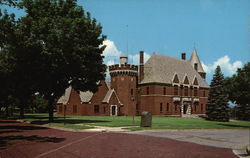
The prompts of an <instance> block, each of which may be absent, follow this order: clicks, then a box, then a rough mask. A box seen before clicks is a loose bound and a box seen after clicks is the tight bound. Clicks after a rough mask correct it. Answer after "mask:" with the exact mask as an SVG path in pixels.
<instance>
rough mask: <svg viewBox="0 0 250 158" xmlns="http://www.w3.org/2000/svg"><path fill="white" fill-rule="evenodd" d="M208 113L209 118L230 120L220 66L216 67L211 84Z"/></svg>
mask: <svg viewBox="0 0 250 158" xmlns="http://www.w3.org/2000/svg"><path fill="white" fill-rule="evenodd" d="M206 114H207V117H208V119H209V120H213V121H229V107H228V98H227V94H226V93H225V86H224V77H223V74H222V72H221V69H220V66H217V68H216V69H215V74H214V75H213V79H212V82H211V85H210V90H209V97H208V103H207V111H206Z"/></svg>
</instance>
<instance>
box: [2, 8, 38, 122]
mask: <svg viewBox="0 0 250 158" xmlns="http://www.w3.org/2000/svg"><path fill="white" fill-rule="evenodd" d="M0 24H1V26H0V48H1V50H0V57H1V58H0V74H1V75H0V76H1V77H0V81H1V83H0V85H1V87H2V88H4V91H2V92H1V96H2V101H3V105H5V106H8V103H10V102H11V101H9V99H10V98H11V99H13V98H15V99H18V102H19V104H18V106H19V108H20V118H23V117H24V108H25V106H27V105H28V100H29V99H30V98H31V96H32V95H33V94H34V93H35V88H34V85H35V81H36V80H35V79H36V78H37V76H36V71H37V68H38V66H40V65H38V64H39V63H38V62H37V61H36V60H38V59H39V58H40V54H39V53H34V52H37V51H39V50H40V51H41V50H42V47H39V45H37V44H35V43H32V44H30V43H28V42H27V37H28V35H29V32H28V31H27V30H24V29H23V28H22V25H21V22H20V21H19V20H15V16H14V14H8V13H7V12H6V11H5V12H4V14H1V15H0ZM33 74H34V75H33ZM10 96H11V97H10Z"/></svg>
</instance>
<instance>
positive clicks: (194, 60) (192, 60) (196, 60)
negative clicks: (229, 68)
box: [189, 48, 205, 72]
mask: <svg viewBox="0 0 250 158" xmlns="http://www.w3.org/2000/svg"><path fill="white" fill-rule="evenodd" d="M189 61H190V63H191V65H192V66H193V68H194V64H195V63H197V65H198V72H205V71H204V70H203V67H202V65H201V62H200V59H199V57H198V55H197V51H196V49H195V48H194V51H193V53H192V55H191V58H190V60H189Z"/></svg>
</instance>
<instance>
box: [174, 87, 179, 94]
mask: <svg viewBox="0 0 250 158" xmlns="http://www.w3.org/2000/svg"><path fill="white" fill-rule="evenodd" d="M174 95H178V86H174Z"/></svg>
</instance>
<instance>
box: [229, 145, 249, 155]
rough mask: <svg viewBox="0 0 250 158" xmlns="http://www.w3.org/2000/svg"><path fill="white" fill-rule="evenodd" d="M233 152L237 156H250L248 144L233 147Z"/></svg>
mask: <svg viewBox="0 0 250 158" xmlns="http://www.w3.org/2000/svg"><path fill="white" fill-rule="evenodd" d="M233 153H234V154H235V155H236V156H238V157H239V158H250V151H249V146H244V147H241V148H238V149H233Z"/></svg>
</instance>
